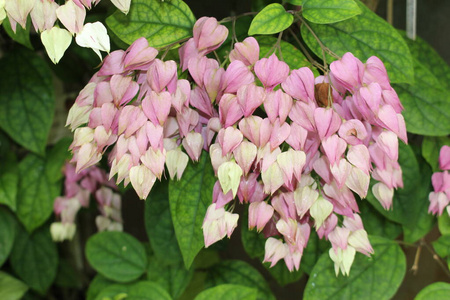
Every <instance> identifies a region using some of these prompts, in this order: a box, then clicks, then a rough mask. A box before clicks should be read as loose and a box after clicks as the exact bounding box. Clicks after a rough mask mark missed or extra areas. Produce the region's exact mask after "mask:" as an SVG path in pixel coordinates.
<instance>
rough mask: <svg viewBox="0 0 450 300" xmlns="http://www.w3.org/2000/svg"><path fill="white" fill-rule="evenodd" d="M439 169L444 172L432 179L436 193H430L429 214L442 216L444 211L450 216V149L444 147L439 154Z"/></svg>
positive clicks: (434, 175) (436, 174)
mask: <svg viewBox="0 0 450 300" xmlns="http://www.w3.org/2000/svg"><path fill="white" fill-rule="evenodd" d="M439 168H440V169H441V170H442V171H443V172H436V173H434V174H433V176H432V177H431V183H432V184H433V189H434V192H431V193H430V196H429V199H430V207H429V208H428V212H431V213H433V214H438V215H439V216H440V215H442V213H443V212H444V209H446V210H447V213H448V215H449V216H450V205H449V204H450V174H449V173H448V171H449V170H450V147H449V146H442V148H441V150H440V152H439Z"/></svg>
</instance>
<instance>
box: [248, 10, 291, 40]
mask: <svg viewBox="0 0 450 300" xmlns="http://www.w3.org/2000/svg"><path fill="white" fill-rule="evenodd" d="M293 21H294V16H293V15H292V14H290V13H288V12H286V10H285V9H284V7H283V5H281V4H279V3H272V4H269V5H267V6H266V7H264V9H263V10H261V11H260V12H259V13H258V14H257V15H256V16H255V18H254V19H253V21H252V23H251V24H250V28H249V29H248V34H249V35H254V34H274V33H278V32H280V31H283V30H285V29H286V28H288V27H289V26H291V24H292V22H293Z"/></svg>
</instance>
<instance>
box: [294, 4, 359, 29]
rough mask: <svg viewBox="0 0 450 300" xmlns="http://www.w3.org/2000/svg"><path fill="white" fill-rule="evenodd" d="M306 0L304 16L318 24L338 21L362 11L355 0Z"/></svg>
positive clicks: (303, 10)
mask: <svg viewBox="0 0 450 300" xmlns="http://www.w3.org/2000/svg"><path fill="white" fill-rule="evenodd" d="M304 2H305V3H304V4H303V7H302V8H303V9H302V13H303V16H304V17H305V19H307V20H308V21H310V22H313V23H317V24H329V23H336V22H339V21H344V20H347V19H350V18H351V17H354V16H356V15H359V14H360V13H361V9H360V8H359V6H358V4H356V3H355V1H354V0H306V1H304Z"/></svg>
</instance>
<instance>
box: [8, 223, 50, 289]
mask: <svg viewBox="0 0 450 300" xmlns="http://www.w3.org/2000/svg"><path fill="white" fill-rule="evenodd" d="M18 229H19V230H18V232H17V236H16V239H15V242H14V246H13V250H12V251H11V256H10V262H11V266H12V268H13V270H14V272H15V273H16V274H17V275H18V276H19V277H20V278H21V279H22V280H23V281H24V282H25V283H26V284H28V285H29V286H30V287H31V288H32V289H33V290H35V291H37V292H39V293H41V294H44V293H45V291H46V290H47V289H48V288H49V287H50V285H51V284H52V282H53V280H54V279H55V276H56V271H57V269H58V251H57V249H56V245H55V244H54V243H53V241H52V238H51V236H50V230H49V227H48V226H43V227H41V228H39V230H36V231H35V232H34V233H33V234H31V235H30V234H28V233H27V231H26V230H25V229H24V228H22V227H21V226H20V227H18Z"/></svg>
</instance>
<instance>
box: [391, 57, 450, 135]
mask: <svg viewBox="0 0 450 300" xmlns="http://www.w3.org/2000/svg"><path fill="white" fill-rule="evenodd" d="M413 62H414V78H415V81H414V84H395V85H393V87H394V89H395V90H396V91H397V93H398V96H399V98H400V100H401V102H402V104H403V106H404V107H405V110H404V111H403V117H404V118H405V122H406V129H407V130H408V132H411V133H416V134H422V135H431V136H439V135H448V134H450V122H448V120H449V119H450V93H449V91H448V90H447V89H444V88H443V87H442V85H441V83H440V81H439V80H438V79H437V78H436V77H435V76H434V75H433V73H431V71H430V70H429V69H428V68H427V67H425V66H424V65H422V63H421V62H420V61H418V60H417V59H413Z"/></svg>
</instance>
